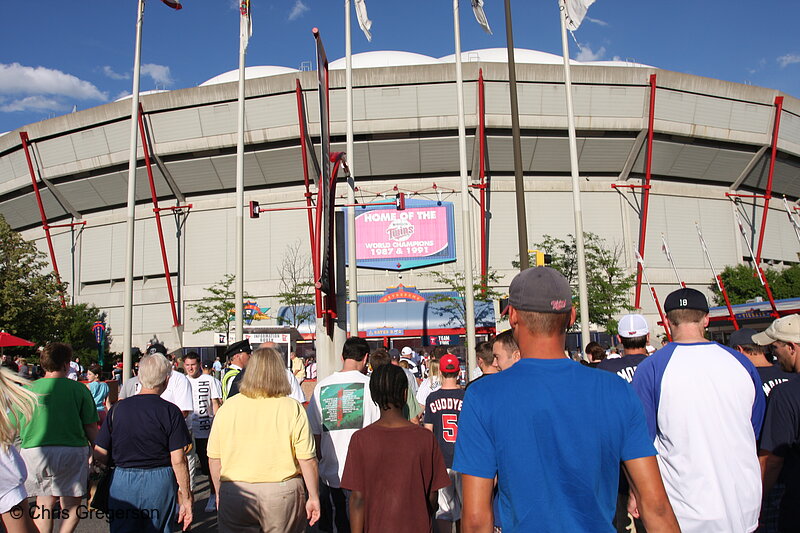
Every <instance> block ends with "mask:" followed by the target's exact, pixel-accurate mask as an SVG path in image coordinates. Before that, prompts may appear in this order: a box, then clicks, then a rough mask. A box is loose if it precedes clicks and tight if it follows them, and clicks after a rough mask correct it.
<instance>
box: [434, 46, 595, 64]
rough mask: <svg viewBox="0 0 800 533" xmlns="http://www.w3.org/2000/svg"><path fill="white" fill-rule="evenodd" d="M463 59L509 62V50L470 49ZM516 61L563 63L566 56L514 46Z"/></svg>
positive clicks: (443, 59)
mask: <svg viewBox="0 0 800 533" xmlns="http://www.w3.org/2000/svg"><path fill="white" fill-rule="evenodd" d="M455 60H456V55H455V54H450V55H449V56H444V57H441V58H439V61H440V62H442V63H454V62H455ZM461 61H463V62H465V63H466V62H470V61H472V62H477V61H483V62H486V63H507V62H508V50H506V49H505V48H484V49H483V50H469V51H466V52H461ZM514 62H515V63H531V64H535V65H561V64H563V63H564V58H562V57H561V56H557V55H555V54H549V53H547V52H540V51H538V50H527V49H525V48H514ZM570 64H572V65H580V64H581V63H580V61H575V60H574V59H572V60H570Z"/></svg>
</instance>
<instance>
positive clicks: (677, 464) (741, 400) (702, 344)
mask: <svg viewBox="0 0 800 533" xmlns="http://www.w3.org/2000/svg"><path fill="white" fill-rule="evenodd" d="M664 310H665V311H666V315H667V317H666V320H667V324H668V326H669V328H670V329H671V331H672V338H673V339H674V342H670V343H669V344H667V345H666V346H664V347H663V348H661V349H660V350H658V351H657V352H656V353H654V354H653V355H652V356H650V357H648V358H647V359H645V360H644V361H642V362H641V363H640V364H639V367H638V368H637V369H636V374H635V375H634V377H633V388H634V389H635V390H636V392H637V393H638V394H639V398H641V400H642V404H643V405H644V411H645V417H646V418H647V425H648V428H649V430H650V436H651V437H652V438H653V440H654V441H655V445H656V450H658V463H659V467H660V470H661V476H662V478H663V479H664V486H665V487H666V489H667V494H668V495H669V499H670V502H671V503H672V508H673V509H674V510H675V516H677V518H678V522H679V523H680V526H681V531H683V532H684V533H717V532H719V533H746V532H751V531H755V529H756V528H757V527H758V514H759V509H760V507H761V473H760V469H759V463H758V457H757V453H756V439H757V438H758V436H759V434H760V432H761V424H762V422H763V420H764V410H765V406H766V400H765V397H764V392H763V391H762V390H761V379H760V378H759V375H758V372H757V371H756V368H755V366H753V363H751V362H750V360H748V359H747V357H745V356H744V355H743V354H741V353H739V352H737V351H736V350H733V349H731V348H728V347H726V346H722V345H721V344H717V343H716V342H711V341H708V340H707V339H706V338H705V336H704V333H705V328H706V327H707V326H708V302H707V301H706V297H705V296H704V295H703V294H702V293H701V292H699V291H696V290H694V289H689V288H684V289H679V290H677V291H675V292H673V293H671V294H670V295H669V296H667V299H666V300H665V301H664Z"/></svg>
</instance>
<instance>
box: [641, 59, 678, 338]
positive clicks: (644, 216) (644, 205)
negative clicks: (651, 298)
mask: <svg viewBox="0 0 800 533" xmlns="http://www.w3.org/2000/svg"><path fill="white" fill-rule="evenodd" d="M655 115H656V75H655V74H651V75H650V117H649V118H648V121H647V161H646V164H645V175H644V187H643V188H644V194H643V198H642V213H641V222H640V224H639V255H640V256H641V257H642V259H644V245H645V240H646V238H647V209H648V207H649V205H650V178H651V176H652V173H651V171H652V167H653V123H654V121H655ZM641 296H642V264H641V263H637V266H636V299H635V301H634V305H633V306H634V307H635V308H636V309H639V303H640V301H641ZM665 328H666V325H665ZM667 336H669V334H667Z"/></svg>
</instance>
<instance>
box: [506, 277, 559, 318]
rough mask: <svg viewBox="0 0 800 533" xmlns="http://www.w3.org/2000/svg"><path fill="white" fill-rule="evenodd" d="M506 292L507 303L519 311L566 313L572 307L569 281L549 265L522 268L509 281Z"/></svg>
mask: <svg viewBox="0 0 800 533" xmlns="http://www.w3.org/2000/svg"><path fill="white" fill-rule="evenodd" d="M508 292H509V295H508V304H509V305H511V306H512V307H514V309H517V310H519V311H533V312H536V313H566V312H568V311H569V310H570V309H572V290H571V289H570V287H569V283H567V280H566V279H565V278H564V276H562V275H561V273H560V272H559V271H558V270H554V269H552V268H550V267H536V268H529V269H527V270H523V271H522V272H520V273H519V274H517V275H516V276H515V277H514V279H513V280H512V281H511V286H510V287H509V289H508Z"/></svg>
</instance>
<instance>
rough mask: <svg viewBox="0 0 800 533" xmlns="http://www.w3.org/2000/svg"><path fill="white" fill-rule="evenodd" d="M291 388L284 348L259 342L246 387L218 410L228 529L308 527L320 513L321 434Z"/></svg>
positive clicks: (216, 438) (213, 457)
mask: <svg viewBox="0 0 800 533" xmlns="http://www.w3.org/2000/svg"><path fill="white" fill-rule="evenodd" d="M290 389H291V387H290V385H289V381H288V379H287V376H286V367H285V365H284V363H283V361H282V360H281V356H280V355H279V354H278V352H277V351H276V350H275V349H274V348H259V349H258V350H256V351H254V352H253V354H252V355H251V356H250V361H249V362H248V364H247V372H245V375H244V378H243V379H242V383H241V386H240V387H239V392H240V394H237V395H236V396H233V397H231V398H229V399H228V400H227V401H226V402H225V403H224V404H222V407H220V409H219V411H217V414H216V416H215V417H214V425H213V426H211V435H210V436H209V440H208V462H209V470H211V479H212V481H213V483H214V487H215V488H216V493H217V503H218V505H217V508H218V509H219V511H218V515H217V520H218V524H219V531H220V533H226V532H228V531H230V532H239V531H275V532H278V531H279V532H281V533H301V532H303V531H305V528H306V524H307V523H308V525H314V524H315V523H316V522H317V520H318V519H319V513H320V503H319V485H318V471H317V457H316V450H315V447H314V439H313V438H312V436H311V430H310V428H309V425H308V417H307V416H306V412H305V410H304V409H303V406H302V405H300V403H298V402H297V400H294V399H292V398H288V397H287V396H286V395H287V394H289V391H290ZM304 481H305V488H307V489H308V498H307V499H306V491H305V489H304V487H303V482H304Z"/></svg>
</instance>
